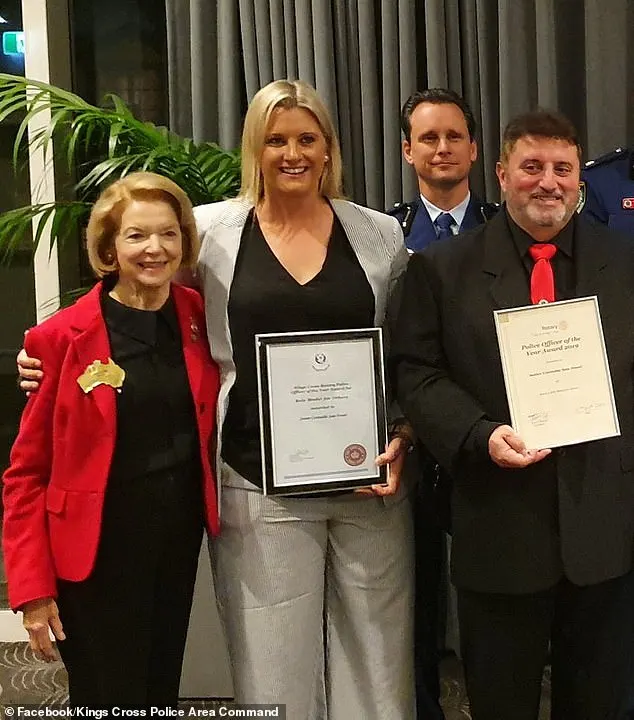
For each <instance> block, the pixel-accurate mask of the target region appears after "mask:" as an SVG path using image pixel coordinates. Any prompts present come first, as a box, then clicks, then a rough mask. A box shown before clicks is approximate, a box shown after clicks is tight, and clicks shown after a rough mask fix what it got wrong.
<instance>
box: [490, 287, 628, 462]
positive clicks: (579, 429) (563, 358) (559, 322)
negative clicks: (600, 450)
mask: <svg viewBox="0 0 634 720" xmlns="http://www.w3.org/2000/svg"><path fill="white" fill-rule="evenodd" d="M494 314H495V327H496V330H497V335H498V342H499V346H500V356H501V359H502V369H503V371H504V382H505V385H506V394H507V398H508V403H509V410H510V412H511V422H512V425H513V428H514V430H515V431H516V432H517V433H518V434H519V435H520V437H521V438H522V439H523V440H524V442H525V443H526V446H527V447H528V448H530V449H542V448H554V447H560V446H562V445H573V444H576V443H581V442H586V441H589V440H599V439H601V438H607V437H613V436H615V435H620V430H619V419H618V416H617V411H616V404H615V402H614V392H613V389H612V380H611V378H610V367H609V363H608V356H607V353H606V349H605V341H604V338H603V328H602V325H601V315H600V313H599V304H598V301H597V298H596V296H593V297H587V298H579V299H576V300H563V301H561V302H554V303H546V304H543V305H531V306H529V307H520V308H512V309H509V310H497V311H495V313H494Z"/></svg>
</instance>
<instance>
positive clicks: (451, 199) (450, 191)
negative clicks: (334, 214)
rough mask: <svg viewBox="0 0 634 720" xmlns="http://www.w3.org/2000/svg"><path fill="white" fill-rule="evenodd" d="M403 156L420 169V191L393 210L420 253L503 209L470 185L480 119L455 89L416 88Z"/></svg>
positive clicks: (404, 113) (408, 106)
mask: <svg viewBox="0 0 634 720" xmlns="http://www.w3.org/2000/svg"><path fill="white" fill-rule="evenodd" d="M401 128H402V130H403V136H404V139H403V157H404V158H405V160H406V162H408V163H409V164H410V165H411V166H412V167H413V168H414V170H415V171H416V176H417V178H418V189H419V196H418V197H417V198H416V199H415V200H413V201H412V202H404V203H399V204H397V205H395V206H394V207H393V208H392V209H391V210H388V212H389V214H390V215H394V217H396V218H397V219H398V221H399V222H400V223H401V227H402V228H403V234H404V235H405V244H406V245H407V248H408V249H409V250H411V251H412V252H418V251H420V250H423V248H425V247H427V245H429V243H431V242H434V241H435V240H438V239H442V238H445V237H450V236H451V235H456V234H457V233H459V232H462V231H463V230H470V229H471V228H474V227H477V226H478V225H480V224H481V223H483V222H485V221H486V220H488V219H489V218H490V217H492V216H493V215H494V214H495V213H496V212H497V209H498V206H497V205H495V204H493V203H487V202H483V201H482V200H480V199H479V198H477V197H476V196H475V195H473V194H472V193H471V192H470V190H469V172H470V170H471V166H472V165H473V163H474V162H475V160H476V158H477V156H478V146H477V143H476V140H475V132H476V122H475V118H474V116H473V113H472V112H471V108H470V107H469V106H468V105H467V103H466V102H465V101H464V100H463V99H462V98H461V97H460V95H458V94H457V93H455V92H453V90H447V89H445V88H430V89H428V90H423V91H422V92H415V93H413V94H412V95H410V97H409V98H408V99H407V100H406V102H405V104H404V105H403V109H402V110H401Z"/></svg>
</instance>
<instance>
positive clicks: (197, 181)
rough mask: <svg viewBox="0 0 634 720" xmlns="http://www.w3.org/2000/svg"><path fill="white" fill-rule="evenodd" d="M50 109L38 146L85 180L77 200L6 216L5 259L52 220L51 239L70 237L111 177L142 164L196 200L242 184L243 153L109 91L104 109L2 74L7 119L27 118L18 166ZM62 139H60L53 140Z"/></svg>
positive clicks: (2, 218) (0, 246)
mask: <svg viewBox="0 0 634 720" xmlns="http://www.w3.org/2000/svg"><path fill="white" fill-rule="evenodd" d="M44 111H49V112H50V122H49V123H47V124H46V126H45V127H43V128H42V129H41V130H39V131H38V132H36V133H35V134H34V135H32V136H31V137H30V138H29V146H30V148H31V149H32V150H33V149H37V148H42V149H44V151H46V152H50V150H51V147H52V148H53V149H54V153H55V158H56V161H60V160H63V161H64V162H65V164H66V165H67V168H68V170H69V172H70V173H71V174H74V175H75V176H76V177H77V178H78V180H77V182H76V183H75V184H74V186H73V188H72V190H73V192H72V194H73V195H74V198H73V199H72V200H70V201H63V200H60V201H59V202H55V203H46V204H39V205H38V204H36V205H30V206H27V207H21V208H16V209H13V210H9V211H8V212H5V213H2V214H0V262H10V260H11V257H12V255H13V253H14V252H15V250H16V249H17V248H18V247H24V244H23V240H24V239H25V238H27V237H29V235H30V233H31V232H32V231H33V248H35V247H36V246H37V244H38V242H39V241H40V239H41V237H42V233H43V231H44V228H45V226H46V224H47V222H49V220H50V240H51V244H52V243H54V242H59V243H63V242H64V241H66V240H67V239H68V238H69V237H71V236H73V235H75V236H76V234H77V230H78V229H81V228H82V227H83V226H84V225H85V223H86V222H87V220H88V215H89V213H90V207H91V203H92V201H93V200H94V199H95V198H96V197H97V195H98V194H99V193H100V191H101V190H102V189H103V188H104V187H105V186H106V185H108V184H109V183H111V182H112V181H114V180H116V179H117V178H119V177H122V176H123V175H126V174H127V173H130V172H133V171H135V170H149V171H152V172H156V173H160V174H161V175H165V176H166V177H169V178H171V179H172V180H174V182H176V183H177V184H178V185H180V187H181V188H183V190H184V191H185V192H186V193H187V194H188V196H189V198H190V199H191V201H192V203H193V204H194V205H199V204H203V203H209V202H214V201H216V200H222V199H224V198H227V197H233V196H234V195H235V194H236V193H237V191H238V188H239V184H240V158H239V154H238V153H237V152H232V151H227V150H223V149H222V148H220V147H219V146H218V145H216V144H215V143H213V142H198V143H196V142H194V141H193V140H190V139H188V138H183V137H180V136H179V135H176V134H175V133H172V132H170V131H169V130H167V129H166V128H164V127H159V126H156V125H154V124H152V123H149V122H143V121H141V120H138V119H137V118H136V117H135V116H134V115H133V113H132V112H131V111H130V109H129V108H128V107H127V106H126V104H125V103H124V102H123V100H122V99H121V98H119V97H117V96H116V95H113V94H111V95H108V96H107V97H106V100H105V104H104V106H103V107H98V106H96V105H91V104H90V103H87V102H86V101H85V100H83V99H82V98H80V97H79V96H78V95H75V94H73V93H71V92H68V91H67V90H63V89H61V88H58V87H55V86H53V85H47V84H46V83H42V82H38V81H35V80H29V79H27V78H23V77H18V76H15V75H8V74H3V73H0V123H2V122H5V121H6V120H7V119H8V118H9V117H11V116H13V115H15V114H18V115H19V117H20V118H21V121H20V124H19V127H18V130H17V135H16V139H15V143H14V153H13V160H14V164H15V165H16V166H17V164H18V162H19V155H20V148H21V146H22V143H23V142H24V140H25V138H26V137H27V133H28V126H29V123H30V121H31V120H32V119H33V118H34V117H36V116H37V115H38V114H39V113H42V112H44ZM53 140H54V142H53Z"/></svg>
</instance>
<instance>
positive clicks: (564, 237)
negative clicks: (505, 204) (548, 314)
mask: <svg viewBox="0 0 634 720" xmlns="http://www.w3.org/2000/svg"><path fill="white" fill-rule="evenodd" d="M506 219H507V221H508V224H509V230H510V231H511V237H512V238H513V243H514V244H515V247H516V248H517V251H518V252H519V254H520V257H521V258H522V264H523V265H524V267H525V268H526V272H527V276H528V277H529V278H530V275H531V273H532V272H533V265H534V264H535V261H534V260H533V258H532V257H531V254H530V251H529V248H530V246H531V245H534V244H535V240H534V239H533V238H532V237H531V236H530V235H529V234H528V233H527V232H526V231H525V230H522V228H521V227H520V226H519V225H518V224H517V223H516V222H515V221H514V220H513V219H512V218H511V216H510V215H509V213H508V210H507V211H506ZM574 226H575V224H574V222H573V219H572V218H571V219H570V220H569V221H568V223H567V224H566V225H565V226H564V227H563V228H562V229H561V230H560V231H559V233H558V234H557V235H555V237H554V238H553V239H552V240H551V241H550V242H551V243H552V244H553V245H556V246H557V252H556V253H555V255H554V256H553V258H552V260H551V261H550V262H551V265H552V267H553V275H554V277H555V300H570V299H571V298H572V297H573V295H574V291H575V277H574V274H575V268H574V262H573V257H574V256H573V248H574ZM529 286H530V280H529Z"/></svg>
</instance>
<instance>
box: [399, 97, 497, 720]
mask: <svg viewBox="0 0 634 720" xmlns="http://www.w3.org/2000/svg"><path fill="white" fill-rule="evenodd" d="M401 128H402V130H403V135H404V140H403V156H404V157H405V160H406V162H408V163H409V164H410V165H412V166H413V168H414V169H415V171H416V175H417V177H418V187H419V196H418V197H417V198H416V199H414V200H413V201H412V202H403V203H399V204H397V205H396V206H395V207H394V208H392V209H391V210H388V212H389V214H390V215H393V216H395V217H396V218H397V219H398V220H399V222H400V223H401V227H402V228H403V234H404V235H405V243H406V245H407V248H408V250H409V251H410V252H419V251H421V250H423V249H424V248H425V247H426V246H427V245H429V244H430V243H432V242H436V241H441V240H443V239H444V238H448V237H451V236H452V235H456V234H458V233H459V232H461V231H463V230H469V229H471V228H474V227H476V226H478V225H480V224H481V223H483V222H485V221H486V220H488V219H489V218H490V217H492V216H493V215H494V214H495V213H496V212H497V210H498V206H497V205H494V204H492V203H486V202H483V201H482V200H480V199H479V198H477V197H475V196H474V195H473V194H472V193H471V192H470V190H469V171H470V170H471V166H472V164H473V162H474V161H475V159H476V157H477V154H478V148H477V144H476V141H475V129H476V123H475V118H474V117H473V113H472V112H471V109H470V108H469V106H468V105H467V104H466V103H465V101H464V100H463V99H462V98H461V97H460V95H458V94H457V93H455V92H453V91H451V90H446V89H443V88H432V89H428V90H424V91H422V92H415V93H414V94H413V95H411V96H410V97H409V98H408V100H407V101H406V102H405V104H404V105H403V109H402V111H401ZM416 455H417V457H415V458H412V463H413V464H416V463H417V462H418V463H419V467H420V468H421V472H420V474H419V477H421V481H420V482H419V483H418V485H417V492H416V493H414V494H413V510H414V528H415V541H416V616H415V618H416V619H415V657H416V670H415V673H416V675H415V679H416V707H417V717H418V720H442V718H443V717H444V716H443V712H442V709H441V707H440V699H439V697H440V680H439V670H438V664H439V646H441V647H444V627H445V623H444V616H445V613H446V602H445V601H443V600H446V598H444V595H445V592H444V591H445V590H446V585H444V584H443V578H444V577H446V573H445V572H444V567H445V557H446V535H445V533H446V531H447V530H448V529H449V499H450V498H449V496H450V492H451V481H450V479H449V478H448V477H446V476H445V475H444V473H443V472H442V471H441V470H440V468H439V467H438V465H437V464H436V462H435V461H434V460H433V459H432V458H431V456H430V455H429V454H428V453H427V452H426V451H425V450H424V448H422V447H418V448H416ZM417 472H418V471H417Z"/></svg>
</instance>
